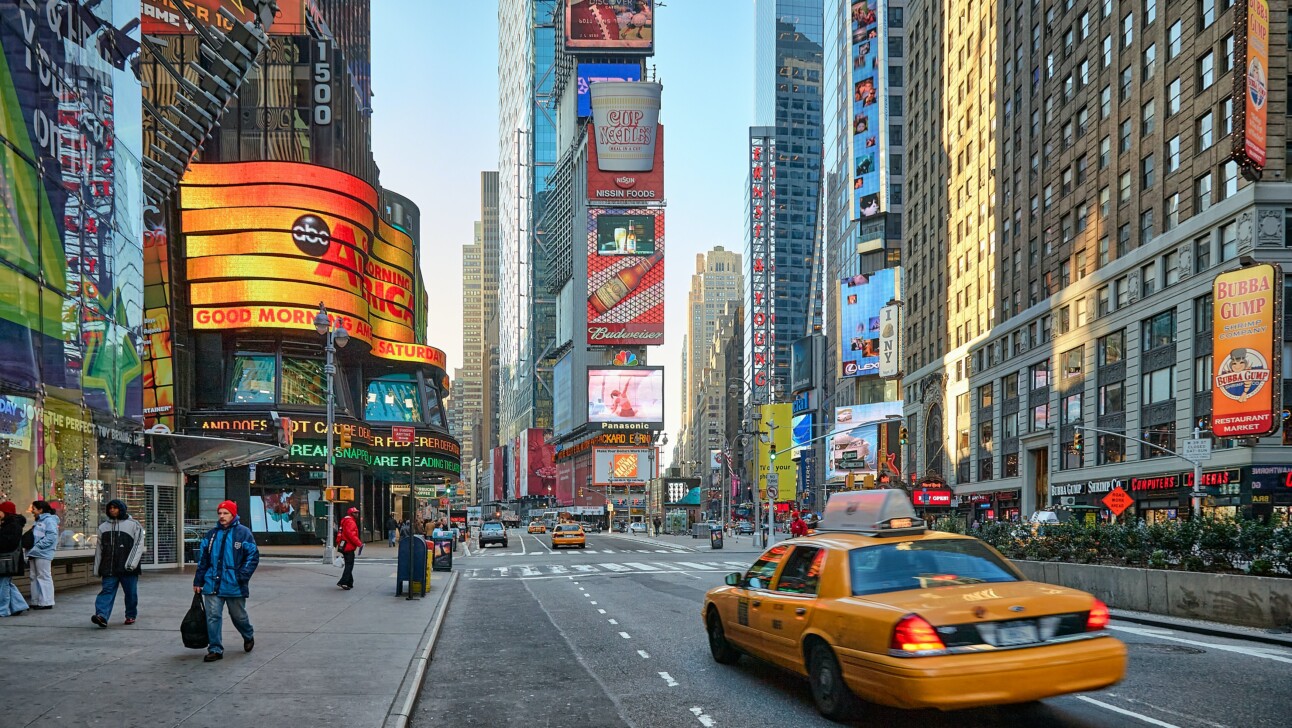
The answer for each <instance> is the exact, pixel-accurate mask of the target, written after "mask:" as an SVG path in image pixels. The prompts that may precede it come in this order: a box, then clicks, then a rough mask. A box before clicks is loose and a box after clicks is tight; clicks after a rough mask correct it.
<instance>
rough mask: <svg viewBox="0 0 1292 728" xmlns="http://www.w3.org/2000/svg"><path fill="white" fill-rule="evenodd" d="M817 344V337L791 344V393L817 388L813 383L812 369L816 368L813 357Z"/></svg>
mask: <svg viewBox="0 0 1292 728" xmlns="http://www.w3.org/2000/svg"><path fill="white" fill-rule="evenodd" d="M815 343H816V338H815V337H812V336H804V337H803V338H801V339H795V340H794V343H793V344H790V391H792V392H802V391H803V390H805V389H811V388H812V387H813V386H815V385H814V383H813V381H812V369H813V368H814V367H815V362H814V360H813V356H812V355H813V353H814V349H815Z"/></svg>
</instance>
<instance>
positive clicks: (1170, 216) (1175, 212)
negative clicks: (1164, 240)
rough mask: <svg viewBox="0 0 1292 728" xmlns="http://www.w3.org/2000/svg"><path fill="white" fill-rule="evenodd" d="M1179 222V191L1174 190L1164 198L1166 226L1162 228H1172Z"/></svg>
mask: <svg viewBox="0 0 1292 728" xmlns="http://www.w3.org/2000/svg"><path fill="white" fill-rule="evenodd" d="M1179 224H1180V193H1179V192H1176V193H1174V194H1172V195H1171V196H1170V197H1168V198H1166V226H1165V227H1164V228H1163V230H1174V229H1175V227H1176V226H1177V225H1179Z"/></svg>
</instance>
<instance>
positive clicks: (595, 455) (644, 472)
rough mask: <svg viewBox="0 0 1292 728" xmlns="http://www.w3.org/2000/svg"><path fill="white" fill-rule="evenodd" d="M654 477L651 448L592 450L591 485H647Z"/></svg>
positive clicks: (655, 471)
mask: <svg viewBox="0 0 1292 728" xmlns="http://www.w3.org/2000/svg"><path fill="white" fill-rule="evenodd" d="M656 475H658V470H657V468H656V464H655V448H653V447H594V448H592V484H593V485H647V484H648V483H650V481H651V479H652V478H654V477H656Z"/></svg>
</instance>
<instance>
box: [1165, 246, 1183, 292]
mask: <svg viewBox="0 0 1292 728" xmlns="http://www.w3.org/2000/svg"><path fill="white" fill-rule="evenodd" d="M1163 265H1164V266H1165V267H1166V287H1167V288H1170V287H1171V286H1174V285H1175V284H1177V283H1179V282H1180V251H1179V250H1172V251H1171V252H1169V253H1167V254H1166V259H1165V262H1164V263H1163Z"/></svg>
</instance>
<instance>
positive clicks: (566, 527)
mask: <svg viewBox="0 0 1292 728" xmlns="http://www.w3.org/2000/svg"><path fill="white" fill-rule="evenodd" d="M580 528H582V526H573V525H571V526H557V527H556V530H558V531H577V530H579V529H580Z"/></svg>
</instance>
